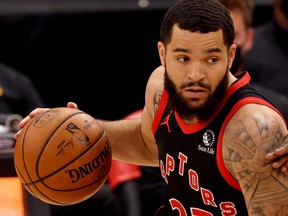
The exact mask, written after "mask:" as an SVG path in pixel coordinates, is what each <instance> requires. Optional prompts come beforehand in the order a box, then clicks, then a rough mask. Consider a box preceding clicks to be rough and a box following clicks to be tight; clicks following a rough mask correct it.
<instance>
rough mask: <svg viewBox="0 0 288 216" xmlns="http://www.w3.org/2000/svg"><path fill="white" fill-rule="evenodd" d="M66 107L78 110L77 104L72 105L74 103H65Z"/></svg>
mask: <svg viewBox="0 0 288 216" xmlns="http://www.w3.org/2000/svg"><path fill="white" fill-rule="evenodd" d="M67 107H69V108H73V109H78V106H77V104H76V103H74V102H68V103H67Z"/></svg>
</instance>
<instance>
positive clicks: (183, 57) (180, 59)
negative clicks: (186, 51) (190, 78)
mask: <svg viewBox="0 0 288 216" xmlns="http://www.w3.org/2000/svg"><path fill="white" fill-rule="evenodd" d="M177 59H178V61H180V62H186V61H189V58H188V57H186V56H182V57H179V58H177Z"/></svg>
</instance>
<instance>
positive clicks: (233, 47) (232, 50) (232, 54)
mask: <svg viewBox="0 0 288 216" xmlns="http://www.w3.org/2000/svg"><path fill="white" fill-rule="evenodd" d="M236 48H237V46H236V44H232V45H231V46H230V49H229V56H228V58H229V59H228V68H229V69H230V68H231V67H232V64H233V61H234V58H235V55H236Z"/></svg>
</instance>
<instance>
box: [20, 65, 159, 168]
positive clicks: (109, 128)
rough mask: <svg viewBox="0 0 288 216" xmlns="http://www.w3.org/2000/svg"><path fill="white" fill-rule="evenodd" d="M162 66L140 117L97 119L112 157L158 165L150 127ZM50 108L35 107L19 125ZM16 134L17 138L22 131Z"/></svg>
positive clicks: (149, 87) (148, 88) (151, 82)
mask: <svg viewBox="0 0 288 216" xmlns="http://www.w3.org/2000/svg"><path fill="white" fill-rule="evenodd" d="M163 72H164V68H163V67H158V68H157V69H155V70H154V71H153V72H152V74H151V76H150V78H149V80H148V82H147V86H146V92H145V106H144V108H143V111H142V115H141V118H138V119H123V120H117V121H104V120H98V121H99V122H100V124H101V125H102V126H103V128H104V130H105V132H106V135H107V137H108V140H109V142H110V144H111V147H112V155H113V159H117V160H120V161H125V162H129V163H132V164H138V165H146V166H159V160H158V148H157V145H156V142H155V140H154V136H153V133H152V130H151V126H152V122H153V118H154V115H155V113H156V110H157V108H158V102H159V98H160V94H161V93H162V91H163V86H164V85H163V83H164V82H163V78H164V76H163ZM67 107H70V108H75V109H77V108H78V107H77V104H75V103H73V102H69V103H68V104H67ZM47 110H49V109H48V108H36V109H34V110H33V111H32V112H31V113H30V114H29V115H28V116H26V117H25V118H24V119H23V120H22V121H21V122H20V123H19V125H18V127H19V128H20V129H22V128H23V127H24V125H25V124H26V123H27V122H28V121H30V120H31V119H32V118H34V117H35V116H36V115H37V114H38V113H40V112H43V111H47ZM20 132H21V130H20V131H19V132H17V133H16V134H15V136H14V137H15V139H17V137H18V135H19V133H20Z"/></svg>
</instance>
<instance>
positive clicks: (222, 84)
mask: <svg viewBox="0 0 288 216" xmlns="http://www.w3.org/2000/svg"><path fill="white" fill-rule="evenodd" d="M223 41H224V40H223V33H222V30H219V31H217V32H210V33H206V34H202V33H199V32H192V33H191V32H190V31H185V30H181V29H179V28H178V27H177V26H176V27H174V28H173V34H172V40H171V42H170V43H169V44H168V46H167V48H166V49H165V48H164V51H160V56H161V55H163V58H162V60H163V64H164V65H165V66H166V67H165V68H166V75H165V87H166V88H167V91H168V93H169V94H170V95H171V98H172V103H173V104H172V105H173V106H174V108H175V109H176V110H177V112H178V113H179V114H180V115H181V116H182V117H183V118H184V119H186V120H188V121H189V120H191V119H193V118H197V119H198V120H201V119H202V120H207V119H208V118H209V117H210V116H211V114H212V113H213V112H214V111H215V109H217V107H218V105H219V103H220V102H221V101H222V99H223V97H224V95H225V93H226V90H227V88H228V85H229V84H230V82H229V72H228V68H229V67H230V66H231V65H232V61H233V58H234V54H235V50H236V47H235V46H234V45H232V46H231V48H230V49H229V50H228V49H227V47H226V46H225V44H224V42H223ZM160 50H161V49H160Z"/></svg>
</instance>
